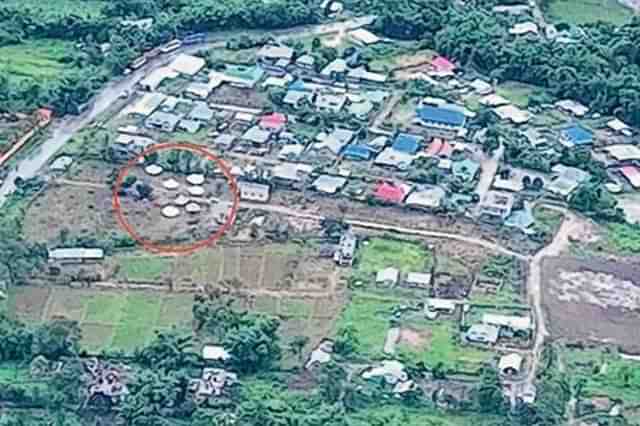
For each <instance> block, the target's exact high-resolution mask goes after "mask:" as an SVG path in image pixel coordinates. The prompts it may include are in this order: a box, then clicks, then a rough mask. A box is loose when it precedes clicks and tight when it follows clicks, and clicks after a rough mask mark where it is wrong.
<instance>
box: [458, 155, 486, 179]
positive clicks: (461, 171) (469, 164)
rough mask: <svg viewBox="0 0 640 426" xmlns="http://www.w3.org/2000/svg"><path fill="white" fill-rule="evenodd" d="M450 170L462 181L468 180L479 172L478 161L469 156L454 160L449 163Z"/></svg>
mask: <svg viewBox="0 0 640 426" xmlns="http://www.w3.org/2000/svg"><path fill="white" fill-rule="evenodd" d="M451 172H452V173H453V176H454V177H456V178H459V179H460V180H462V181H463V182H470V181H472V180H474V179H475V178H476V177H477V176H478V174H479V173H480V163H478V162H477V161H473V160H471V159H469V158H465V159H464V160H461V161H454V162H453V163H452V165H451Z"/></svg>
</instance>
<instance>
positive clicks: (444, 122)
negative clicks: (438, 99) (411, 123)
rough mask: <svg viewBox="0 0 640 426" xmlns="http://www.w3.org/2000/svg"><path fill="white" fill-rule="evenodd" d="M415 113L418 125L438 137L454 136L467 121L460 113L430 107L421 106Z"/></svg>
mask: <svg viewBox="0 0 640 426" xmlns="http://www.w3.org/2000/svg"><path fill="white" fill-rule="evenodd" d="M416 113H417V115H418V118H417V121H418V123H419V124H420V125H422V126H424V127H426V128H427V129H429V130H430V131H431V133H432V134H433V136H438V137H451V136H455V135H456V134H457V133H458V131H459V130H460V129H462V128H463V127H464V125H465V123H466V120H467V118H466V117H465V115H464V113H463V112H462V111H457V110H455V109H451V108H443V107H435V106H431V105H423V106H421V107H420V108H418V109H417V111H416Z"/></svg>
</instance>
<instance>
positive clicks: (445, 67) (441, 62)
mask: <svg viewBox="0 0 640 426" xmlns="http://www.w3.org/2000/svg"><path fill="white" fill-rule="evenodd" d="M431 67H432V68H433V70H434V71H437V72H453V71H454V70H455V69H456V65H455V64H454V63H453V62H451V61H450V60H448V59H447V58H445V57H444V56H437V57H435V58H433V60H432V61H431Z"/></svg>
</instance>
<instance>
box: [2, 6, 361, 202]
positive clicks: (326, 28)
mask: <svg viewBox="0 0 640 426" xmlns="http://www.w3.org/2000/svg"><path fill="white" fill-rule="evenodd" d="M373 19H374V18H373V17H372V16H365V17H361V18H355V19H351V20H347V21H343V22H333V23H330V24H322V25H313V26H308V25H307V26H300V27H295V28H290V29H286V30H277V31H273V32H272V33H271V34H273V35H274V36H275V37H276V39H281V38H286V37H290V36H291V35H295V34H298V35H301V36H309V35H323V34H330V33H334V32H337V31H349V30H352V29H355V28H358V27H362V26H364V25H367V24H369V23H371V22H372V21H373ZM240 33H242V34H253V33H255V34H260V35H264V31H258V30H252V31H242V32H239V31H226V32H220V33H215V34H212V35H210V36H209V39H208V41H207V43H205V44H199V45H193V46H188V47H185V48H184V49H180V50H179V51H177V52H175V53H173V54H171V55H165V56H161V57H158V58H155V59H153V60H151V61H149V63H148V64H147V65H145V66H144V67H142V68H141V69H139V70H136V71H135V72H133V73H131V74H129V75H127V76H124V77H119V78H117V79H115V80H114V81H112V82H110V83H108V84H107V85H106V86H105V87H104V88H103V89H102V90H101V91H100V93H99V94H98V95H96V96H95V97H94V98H93V99H92V101H91V106H90V108H89V109H88V110H87V111H85V112H84V113H82V114H81V115H79V116H68V117H65V118H63V119H61V120H56V121H54V123H53V124H52V125H51V126H50V127H49V129H50V131H51V136H50V137H49V138H48V139H47V140H46V141H44V142H43V143H42V144H41V146H39V147H38V149H37V150H36V152H35V153H33V154H32V155H31V156H29V157H28V158H26V159H24V160H21V161H19V162H18V165H17V167H15V168H14V169H13V170H11V171H10V172H9V175H8V176H7V178H6V179H5V181H4V183H3V184H2V186H0V207H2V206H3V205H4V203H5V202H6V200H7V197H8V196H9V195H10V194H11V193H13V191H15V189H16V188H15V185H14V183H13V182H14V181H15V179H16V178H17V177H21V178H23V179H30V178H33V177H35V176H37V175H38V172H39V171H40V169H42V167H44V166H45V165H46V164H47V162H48V161H49V160H50V159H51V158H52V157H53V156H54V155H55V154H56V153H57V152H58V151H59V150H60V149H61V148H62V147H64V145H65V144H66V143H67V142H68V141H69V140H70V139H71V138H72V137H73V135H74V134H75V133H76V132H78V131H79V130H80V129H82V128H83V127H86V126H88V125H89V124H90V123H91V122H92V121H93V120H94V119H95V118H96V117H98V116H99V115H100V114H101V113H103V112H104V111H106V110H107V108H108V107H109V106H110V105H111V104H113V103H114V102H115V101H116V100H117V99H118V97H119V96H120V95H121V94H122V92H124V91H126V90H129V91H131V90H133V89H134V88H135V85H136V84H137V83H138V81H140V80H141V79H142V78H143V77H144V76H145V75H146V74H147V73H149V71H151V70H153V69H155V68H159V67H161V66H164V65H166V64H167V63H169V61H171V60H172V59H173V58H174V57H175V56H176V55H177V54H178V53H180V52H186V53H193V52H196V51H198V50H200V49H203V48H212V47H222V46H223V45H224V42H225V41H224V40H225V39H227V38H228V37H230V36H232V35H234V34H235V35H237V34H240Z"/></svg>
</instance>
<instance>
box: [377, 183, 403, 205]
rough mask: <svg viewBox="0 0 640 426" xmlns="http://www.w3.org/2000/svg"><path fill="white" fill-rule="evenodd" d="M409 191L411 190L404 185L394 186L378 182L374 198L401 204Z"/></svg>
mask: <svg viewBox="0 0 640 426" xmlns="http://www.w3.org/2000/svg"><path fill="white" fill-rule="evenodd" d="M410 189H411V188H410V187H409V186H408V185H405V184H398V185H395V184H393V183H390V182H380V183H379V184H378V186H376V189H375V192H374V196H375V197H376V198H378V199H380V200H382V201H386V202H390V203H402V201H403V200H404V198H405V197H406V196H407V194H408V193H409V191H410Z"/></svg>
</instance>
